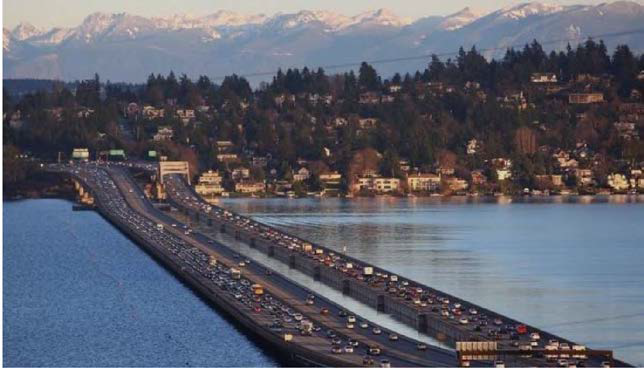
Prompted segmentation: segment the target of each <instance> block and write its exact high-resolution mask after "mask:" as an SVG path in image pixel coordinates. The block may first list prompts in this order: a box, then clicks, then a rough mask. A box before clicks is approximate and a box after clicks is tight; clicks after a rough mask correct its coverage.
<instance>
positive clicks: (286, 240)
mask: <svg viewBox="0 0 644 368" xmlns="http://www.w3.org/2000/svg"><path fill="white" fill-rule="evenodd" d="M168 178H169V179H170V180H166V182H167V183H166V186H167V188H168V194H169V195H170V196H172V198H173V199H174V200H176V201H178V202H179V203H181V205H183V206H185V207H188V208H190V209H192V210H193V211H199V212H201V213H205V214H206V215H208V216H211V217H212V218H214V219H216V220H217V221H220V222H223V223H225V224H230V225H232V226H234V227H236V228H238V229H242V230H244V231H246V232H250V233H254V234H256V235H257V236H258V237H260V238H262V239H264V240H266V241H270V242H272V243H273V244H275V245H279V246H281V247H285V248H287V249H289V250H290V251H293V252H298V253H301V254H303V255H305V256H306V257H309V258H311V259H313V260H315V261H316V262H319V263H320V264H321V265H324V266H326V267H330V268H333V269H335V270H337V271H340V272H342V273H344V274H345V275H347V276H348V277H351V278H353V279H355V280H358V281H360V282H362V283H364V284H365V285H366V286H368V287H369V288H371V289H372V290H374V292H381V291H384V292H385V293H387V294H388V295H389V296H390V298H393V299H394V300H396V301H397V302H400V303H404V304H406V305H408V306H413V307H414V308H416V309H417V310H418V312H419V313H421V312H431V314H433V315H434V316H436V317H437V318H442V319H443V320H444V321H447V322H448V323H450V324H452V325H453V327H454V328H458V329H461V330H462V331H466V332H467V333H468V334H469V336H470V340H472V341H498V342H499V343H500V344H501V346H504V347H506V348H509V349H518V350H520V351H522V352H525V354H522V355H521V357H524V358H536V359H540V360H541V359H544V360H545V363H546V364H545V365H549V366H560V367H571V366H578V367H583V366H585V365H586V361H587V358H588V357H587V356H586V354H585V351H586V347H585V346H583V345H578V344H572V343H569V342H564V341H559V340H557V339H554V338H551V339H545V338H542V336H541V333H540V332H539V331H534V330H531V329H530V328H529V327H528V326H526V325H524V324H521V323H517V322H516V321H512V320H509V319H507V318H504V317H503V316H500V315H497V314H494V313H491V312H486V311H482V310H480V309H481V308H479V307H477V306H475V305H473V304H471V303H468V302H466V301H463V300H460V299H458V298H455V297H453V296H450V295H448V294H445V293H442V292H439V291H437V290H434V289H430V288H428V287H426V286H423V285H420V284H418V283H416V282H413V281H411V280H406V279H404V278H402V277H400V276H398V275H394V274H390V273H387V272H384V271H382V270H377V269H376V268H375V267H373V266H371V265H368V264H364V263H362V262H360V261H358V260H355V259H352V258H349V257H347V256H345V255H341V254H338V253H336V252H333V251H331V250H329V249H328V248H324V247H320V246H317V245H313V244H311V243H309V242H307V241H305V240H302V239H300V238H297V237H295V236H292V235H289V234H286V233H284V232H282V231H279V230H277V229H275V228H272V227H270V226H267V225H264V224H262V223H259V222H256V221H254V220H252V219H250V218H248V217H245V216H241V215H238V214H235V213H232V212H230V211H228V210H225V209H223V208H220V207H217V206H212V205H210V204H208V203H206V202H205V201H203V200H201V199H200V198H199V197H198V196H196V195H195V194H193V192H192V191H191V190H189V188H188V187H187V186H186V185H185V183H184V182H183V180H181V178H180V177H178V176H176V175H170V176H168ZM372 332H373V333H374V334H377V333H379V330H378V329H374V330H373V331H372ZM419 348H422V347H419ZM532 350H539V352H535V353H531V351H532ZM544 350H545V351H546V353H545V354H544V353H543V352H542V351H544ZM547 351H553V353H552V354H547ZM562 351H570V353H565V352H562ZM555 352H556V353H555ZM602 365H603V366H607V365H608V364H607V363H606V362H604V363H603V364H602Z"/></svg>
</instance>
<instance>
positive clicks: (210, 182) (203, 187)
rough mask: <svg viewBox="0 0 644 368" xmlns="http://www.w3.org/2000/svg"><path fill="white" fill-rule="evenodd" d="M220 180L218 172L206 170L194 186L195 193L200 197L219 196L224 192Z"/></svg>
mask: <svg viewBox="0 0 644 368" xmlns="http://www.w3.org/2000/svg"><path fill="white" fill-rule="evenodd" d="M222 179H223V178H222V177H221V176H219V172H218V171H212V170H208V171H207V172H204V173H202V174H201V176H200V177H199V181H198V182H197V184H196V185H195V191H196V192H197V193H198V194H200V195H202V196H212V195H215V194H221V193H222V192H223V191H224V188H223V187H222V186H221V182H222Z"/></svg>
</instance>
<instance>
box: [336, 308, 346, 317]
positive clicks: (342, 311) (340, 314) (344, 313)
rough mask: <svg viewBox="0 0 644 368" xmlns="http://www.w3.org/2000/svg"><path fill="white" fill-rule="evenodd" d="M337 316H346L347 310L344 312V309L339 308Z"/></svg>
mask: <svg viewBox="0 0 644 368" xmlns="http://www.w3.org/2000/svg"><path fill="white" fill-rule="evenodd" d="M338 316H340V317H346V316H347V312H345V311H344V309H340V311H339V312H338Z"/></svg>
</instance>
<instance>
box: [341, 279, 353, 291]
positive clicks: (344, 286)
mask: <svg viewBox="0 0 644 368" xmlns="http://www.w3.org/2000/svg"><path fill="white" fill-rule="evenodd" d="M349 293H351V284H349V280H347V279H344V280H342V294H349Z"/></svg>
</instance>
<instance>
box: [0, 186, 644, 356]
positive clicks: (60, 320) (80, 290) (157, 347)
mask: <svg viewBox="0 0 644 368" xmlns="http://www.w3.org/2000/svg"><path fill="white" fill-rule="evenodd" d="M221 203H222V204H223V205H224V206H226V207H228V208H231V209H233V210H236V211H239V212H242V213H246V214H250V215H253V216H254V217H256V218H257V219H259V220H261V221H264V222H267V223H270V224H273V225H276V226H279V227H281V228H283V229H285V230H287V231H292V232H294V233H297V234H299V235H301V236H303V237H305V238H308V239H311V240H313V241H316V242H320V243H323V244H325V245H327V246H329V247H333V248H335V249H337V250H338V251H340V250H341V249H342V246H343V245H346V246H347V253H349V254H351V255H353V256H356V257H358V258H361V259H365V260H367V261H369V262H372V263H375V264H378V265H380V266H382V267H385V268H387V269H389V270H391V271H393V272H396V273H399V274H402V275H405V276H407V277H410V278H412V279H415V280H418V281H421V282H424V283H427V284H429V285H431V286H434V287H436V288H438V289H441V290H444V291H447V292H450V293H452V294H455V295H458V296H460V297H463V298H465V299H468V300H471V301H473V302H476V303H479V304H481V305H483V306H486V307H489V308H492V309H494V310H497V311H499V312H502V313H504V314H507V315H509V316H512V317H515V318H518V319H520V320H523V321H526V322H529V323H531V324H534V325H536V326H539V327H542V328H545V329H547V330H549V331H552V332H554V333H557V334H560V335H562V336H565V337H567V338H571V339H573V340H576V341H579V342H583V343H586V344H588V345H590V346H592V347H597V348H609V349H614V350H615V352H616V354H617V356H618V357H619V358H622V359H625V360H626V361H628V362H630V363H635V364H639V365H644V267H643V266H642V264H643V263H644V198H643V197H610V198H594V199H590V198H585V197H581V198H576V199H572V200H565V199H562V198H556V199H539V200H533V201H531V203H525V202H521V201H517V200H514V201H511V200H509V199H493V200H491V201H488V200H476V201H472V200H469V199H465V198H456V199H451V200H439V199H431V198H430V199H420V198H404V199H397V198H375V199H354V200H339V199H325V200H316V199H298V200H288V199H226V200H223V201H222V202H221ZM3 205H4V208H3V215H4V220H3V228H4V236H3V240H4V264H3V267H4V289H3V297H4V310H3V323H4V332H3V334H4V336H3V337H4V346H3V347H4V353H3V354H4V355H3V362H4V365H7V366H43V365H45V366H188V365H190V366H194V365H197V366H277V365H279V364H280V363H281V362H280V361H279V360H278V358H277V357H275V356H274V355H271V353H270V351H269V350H267V349H265V348H263V347H261V346H258V345H257V341H255V340H254V339H251V338H249V337H248V336H246V335H245V334H244V333H243V332H242V331H240V330H239V329H238V328H237V327H236V326H235V325H234V324H233V323H231V322H230V321H229V320H227V319H225V318H223V317H221V316H220V315H219V313H218V312H217V311H216V310H214V309H212V308H211V307H209V306H208V305H207V304H206V303H204V302H203V301H202V300H201V299H200V298H198V297H197V296H195V295H194V293H193V292H192V291H191V290H190V289H188V288H187V287H186V286H185V285H183V284H182V283H181V282H179V281H177V279H176V278H174V276H172V275H171V274H169V273H168V272H167V271H165V269H164V268H163V267H161V266H160V265H158V264H157V263H155V262H154V261H153V260H152V259H151V258H150V257H149V256H147V255H146V254H145V253H144V252H143V251H141V250H140V249H139V248H138V247H137V246H136V245H134V244H133V243H132V242H131V241H130V240H128V239H127V238H125V237H124V236H123V235H121V233H119V232H118V231H117V230H116V229H114V228H113V227H112V226H111V225H110V224H108V223H107V222H105V221H104V220H103V219H102V218H101V217H100V216H99V215H98V214H96V213H93V212H72V211H71V203H70V202H67V201H62V200H27V201H19V202H5V203H4V204H3ZM235 247H236V248H238V249H240V250H243V249H242V246H241V245H235ZM281 270H284V272H289V271H288V269H287V268H284V267H282V268H281ZM291 276H292V277H293V278H296V279H297V278H298V277H300V276H298V275H295V274H293V275H291ZM299 280H300V281H301V282H306V280H305V279H302V278H301V277H300V279H299ZM319 290H321V291H322V292H325V290H326V289H324V288H319ZM340 297H341V296H340ZM347 302H348V303H350V301H347ZM356 309H357V310H358V311H359V310H360V309H359V308H358V307H356ZM387 323H389V322H387ZM392 323H395V322H392Z"/></svg>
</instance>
